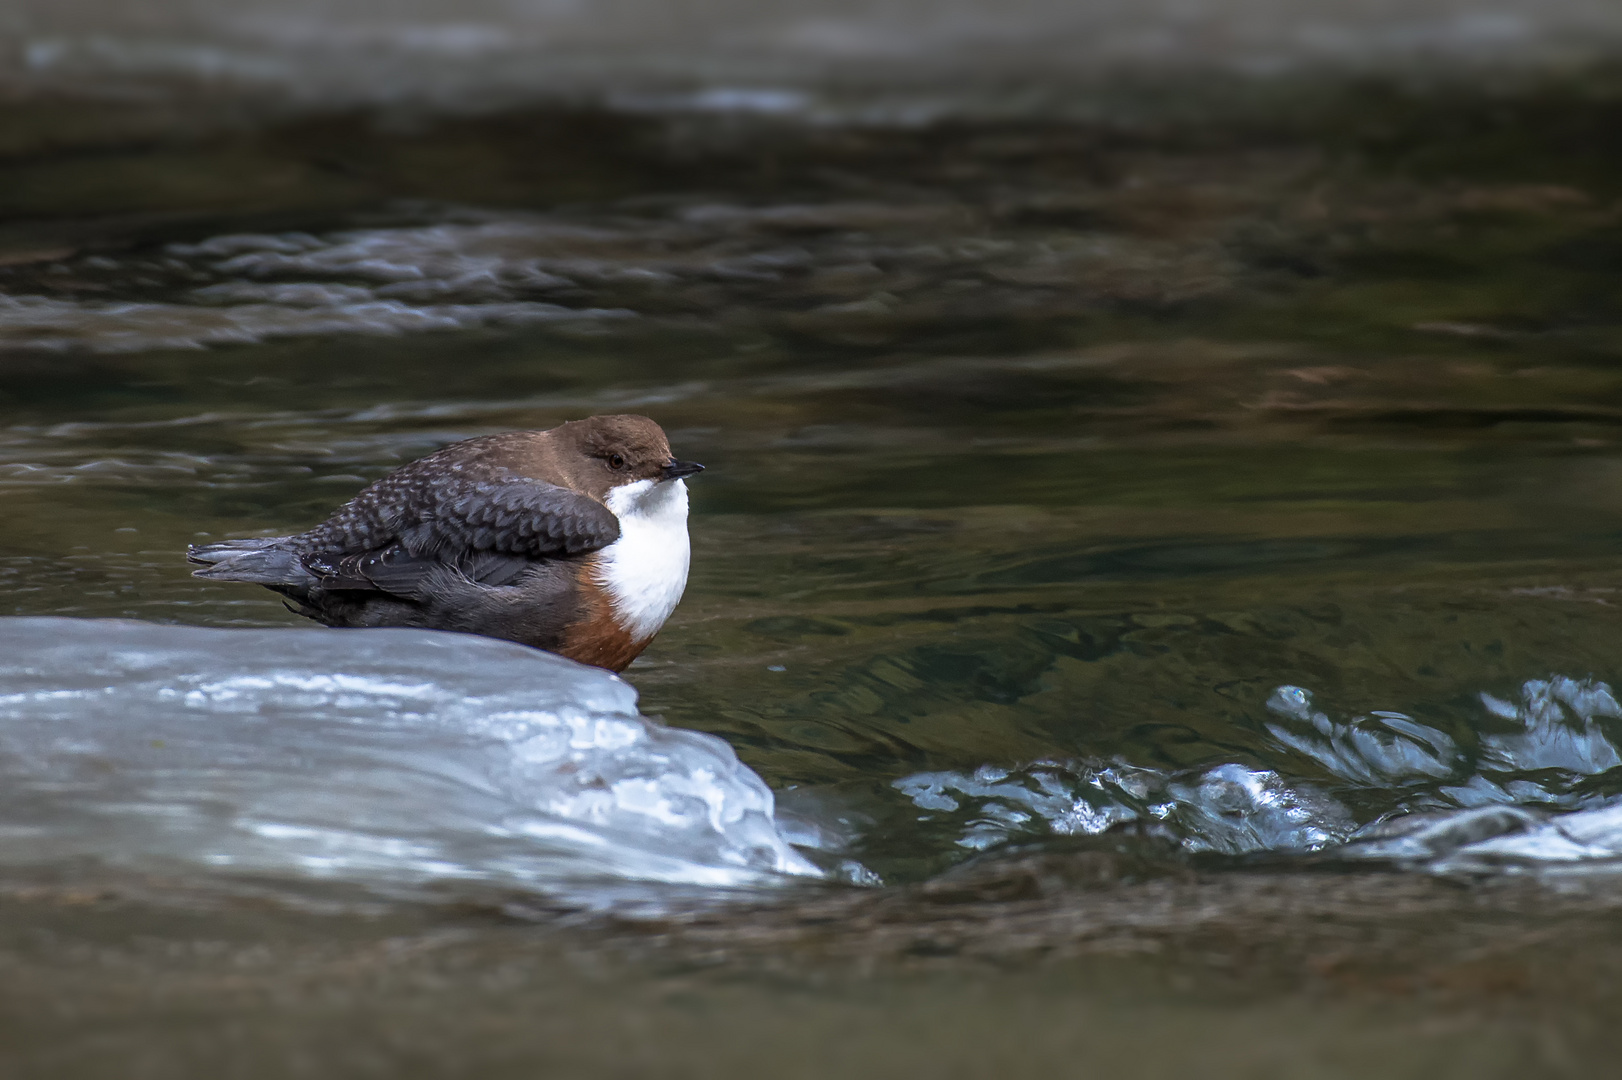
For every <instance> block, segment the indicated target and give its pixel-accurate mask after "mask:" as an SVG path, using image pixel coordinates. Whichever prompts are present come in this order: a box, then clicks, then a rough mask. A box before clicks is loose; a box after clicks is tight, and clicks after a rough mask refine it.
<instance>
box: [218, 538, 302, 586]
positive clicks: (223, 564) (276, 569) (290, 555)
mask: <svg viewBox="0 0 1622 1080" xmlns="http://www.w3.org/2000/svg"><path fill="white" fill-rule="evenodd" d="M290 539H292V538H291V537H288V536H268V537H264V538H261V539H256V540H224V541H221V542H220V543H218V544H203V545H202V546H200V547H199V546H196V545H194V546H192V547H189V548H187V549H186V561H187V562H192V563H197V564H199V565H200V566H201V569H198V570H193V571H192V576H193V577H200V578H209V579H211V580H214V581H246V582H251V583H253V584H255V585H295V586H307V585H313V584H315V580H316V579H315V576H314V575H312V574H311V573H310V572H309V571H308V570H306V569H305V568H304V563H303V562H301V561H300V560H299V555H298V552H296V551H293V550H291V549H289V548H286V547H283V546H282V545H283V544H285V543H286V542H287V541H288V540H290Z"/></svg>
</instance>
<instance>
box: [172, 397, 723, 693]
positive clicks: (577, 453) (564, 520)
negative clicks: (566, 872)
mask: <svg viewBox="0 0 1622 1080" xmlns="http://www.w3.org/2000/svg"><path fill="white" fill-rule="evenodd" d="M703 468H704V466H702V465H698V464H695V463H693V462H690V461H677V460H676V459H675V458H673V457H672V456H671V454H670V442H669V440H668V439H666V438H665V433H664V431H663V430H662V429H661V428H660V427H659V425H658V424H656V423H654V422H653V421H652V420H649V419H648V418H647V417H645V416H592V417H588V418H587V419H585V420H575V421H572V422H570V423H567V424H561V425H559V426H558V427H555V428H551V429H549V430H547V431H511V432H507V433H505V434H501V435H486V436H484V437H482V438H478V439H468V440H467V441H466V442H459V443H453V444H451V445H450V446H447V447H445V448H444V449H442V450H439V451H437V452H436V453H433V454H430V455H428V456H427V457H425V458H422V459H420V460H418V461H413V462H412V463H411V464H409V465H403V466H401V467H400V468H398V469H395V470H394V471H393V472H391V473H389V474H388V475H387V476H385V477H383V478H382V479H381V480H378V481H377V482H376V483H374V484H372V485H371V486H370V487H368V488H366V489H365V490H364V491H362V492H361V493H360V494H359V495H356V496H355V497H354V498H353V499H350V500H349V501H348V502H347V503H345V504H344V505H343V506H340V507H339V508H338V511H337V512H336V513H335V514H333V515H332V517H330V518H328V519H327V520H326V521H325V522H323V523H322V524H320V525H317V526H316V527H315V528H313V529H311V530H310V531H309V532H303V533H299V534H298V535H296V536H274V537H267V538H264V539H258V540H227V541H224V542H223V543H219V544H205V545H202V546H193V547H191V548H190V549H188V551H187V558H188V559H189V560H190V561H191V562H194V563H202V564H203V567H202V569H200V570H196V571H193V573H195V574H196V575H197V576H198V577H201V578H212V579H214V580H218V581H246V582H253V583H255V584H258V585H264V586H265V587H267V588H269V589H271V590H273V591H275V592H278V593H281V594H282V595H283V596H285V597H287V598H288V599H289V600H291V601H293V609H294V610H295V611H297V612H298V613H299V614H301V615H306V616H308V617H310V618H312V619H314V620H316V621H317V622H320V623H324V624H326V625H327V626H420V627H427V628H429V629H434V630H455V631H460V632H462V633H468V634H484V635H485V636H487V637H496V638H505V639H506V640H508V641H517V642H520V643H522V644H525V645H533V646H535V647H536V648H540V649H546V650H547V651H549V652H555V653H559V654H561V655H563V656H567V657H568V658H569V659H571V660H578V661H580V662H581V663H583V664H594V665H596V666H597V667H604V668H608V669H609V670H610V671H623V670H624V669H625V667H626V665H628V664H629V663H630V662H631V661H632V660H635V659H636V657H637V655H638V654H640V653H641V652H642V650H643V649H644V648H646V647H647V645H648V642H650V641H652V640H653V636H654V635H655V634H657V633H658V632H659V628H660V627H661V626H663V625H664V623H665V620H666V619H668V618H669V617H670V613H671V612H672V611H674V610H675V607H676V603H677V601H679V600H680V599H681V594H682V590H683V589H684V588H686V586H687V565H688V560H689V548H688V542H687V484H686V482H685V481H684V479H683V478H684V477H688V476H691V475H693V474H694V473H696V472H699V471H700V470H702V469H703Z"/></svg>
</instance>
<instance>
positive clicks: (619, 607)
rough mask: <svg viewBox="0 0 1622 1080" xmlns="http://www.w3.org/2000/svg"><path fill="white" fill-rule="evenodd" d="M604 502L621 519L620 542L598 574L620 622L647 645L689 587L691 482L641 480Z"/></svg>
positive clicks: (605, 553)
mask: <svg viewBox="0 0 1622 1080" xmlns="http://www.w3.org/2000/svg"><path fill="white" fill-rule="evenodd" d="M604 501H605V502H606V503H607V504H608V508H609V509H610V510H612V511H613V512H614V516H615V517H617V518H619V522H620V538H619V539H618V540H616V541H614V542H613V543H612V544H610V545H608V546H607V547H606V548H604V549H603V550H602V552H601V554H599V555H598V556H597V559H598V562H597V566H598V574H599V575H600V580H601V582H602V585H603V588H604V589H605V590H606V591H607V592H608V597H609V600H610V601H611V602H612V604H613V606H614V616H615V618H616V619H617V620H618V621H619V624H620V625H621V626H623V627H625V629H626V630H627V631H628V632H629V633H630V634H631V636H632V638H634V639H635V640H637V641H646V640H647V639H648V638H650V637H652V636H653V635H654V634H656V633H658V632H659V628H660V627H661V626H663V625H664V624H665V620H666V619H668V618H670V613H671V612H672V611H675V610H676V604H677V602H678V601H679V600H681V594H682V590H683V589H685V588H687V567H688V564H689V563H690V562H691V560H692V553H691V548H690V547H689V546H688V542H687V484H686V483H685V482H684V481H681V480H666V481H662V482H661V481H655V480H638V481H636V482H635V483H631V484H622V485H620V486H619V487H617V488H615V489H614V490H613V491H610V492H609V493H608V498H607V499H606V500H604Z"/></svg>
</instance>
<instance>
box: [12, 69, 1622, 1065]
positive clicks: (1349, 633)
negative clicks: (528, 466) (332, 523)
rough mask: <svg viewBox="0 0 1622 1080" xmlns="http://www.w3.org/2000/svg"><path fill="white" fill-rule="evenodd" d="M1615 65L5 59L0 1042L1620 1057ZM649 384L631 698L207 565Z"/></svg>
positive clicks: (23, 1059) (168, 1059)
mask: <svg viewBox="0 0 1622 1080" xmlns="http://www.w3.org/2000/svg"><path fill="white" fill-rule="evenodd" d="M1617 86H1618V83H1617V81H1616V78H1615V73H1614V72H1612V71H1609V70H1607V69H1604V68H1600V69H1595V70H1589V71H1586V72H1585V73H1584V74H1582V75H1580V76H1570V77H1553V76H1550V77H1544V76H1537V77H1525V78H1521V79H1519V80H1511V81H1508V82H1504V83H1501V84H1500V83H1492V84H1491V85H1479V84H1473V83H1470V82H1468V81H1465V82H1462V83H1461V82H1457V81H1445V80H1444V81H1441V82H1438V83H1435V84H1431V85H1409V84H1405V83H1403V82H1401V81H1400V80H1391V79H1387V80H1372V79H1371V80H1367V81H1356V80H1343V81H1336V80H1330V79H1324V80H1318V81H1314V80H1312V79H1310V78H1304V77H1294V76H1292V77H1289V78H1280V79H1278V80H1275V81H1272V82H1265V83H1262V84H1254V83H1251V82H1249V81H1246V80H1244V79H1239V80H1233V79H1221V78H1213V79H1211V80H1210V81H1209V82H1208V83H1204V84H1200V85H1199V86H1198V87H1197V88H1196V89H1197V91H1198V92H1197V93H1196V92H1189V93H1186V94H1184V95H1183V96H1181V97H1178V96H1177V95H1169V97H1170V98H1171V99H1173V100H1168V95H1166V94H1164V93H1162V92H1156V91H1154V90H1153V89H1152V88H1147V89H1143V90H1142V91H1141V93H1142V98H1141V100H1140V99H1138V98H1134V97H1133V96H1132V94H1131V93H1128V92H1124V91H1121V92H1115V93H1113V96H1107V97H1105V96H1100V97H1099V98H1098V99H1097V100H1096V101H1094V102H1093V104H1092V105H1090V106H1089V107H1088V108H1086V109H1075V110H1071V111H1069V112H1068V113H1065V114H1063V115H1060V114H1058V113H1056V112H1054V111H1053V110H1052V109H1049V108H1047V107H1046V106H1045V105H1042V106H1038V105H1028V107H1023V106H1022V108H1023V111H1021V109H1016V108H1012V107H999V109H997V110H989V112H988V113H987V114H974V113H972V112H963V113H942V112H930V111H928V110H925V111H923V112H917V111H913V112H909V111H907V110H905V109H902V110H899V111H896V110H885V109H874V110H871V111H867V112H864V111H863V110H862V109H860V108H856V107H854V106H852V105H851V104H850V102H849V101H848V100H847V101H844V102H842V103H841V104H839V105H838V107H837V108H836V107H835V106H834V105H827V106H826V107H825V108H824V107H822V106H821V105H819V104H818V103H817V102H816V101H815V100H813V99H811V98H808V97H807V96H806V95H805V94H803V93H801V92H800V91H797V90H796V91H794V92H789V91H771V92H768V91H759V90H751V91H747V92H746V91H729V92H727V93H710V94H709V95H708V96H705V95H698V96H696V97H693V96H689V97H686V98H680V97H666V98H658V99H656V100H654V99H649V100H638V101H631V102H629V103H627V102H619V103H618V104H614V103H612V102H610V103H609V104H608V105H604V104H601V103H596V104H591V103H586V104H580V103H575V104H567V103H565V104H554V105H551V106H547V107H540V106H527V107H523V108H519V107H504V108H499V109H490V110H485V111H482V112H476V113H472V114H463V115H455V116H447V115H442V114H440V113H436V112H434V111H433V110H431V109H428V110H419V111H411V110H399V111H393V112H391V111H389V110H387V109H384V110H381V111H379V110H359V111H353V112H325V113H323V112H315V113H311V112H309V111H296V110H295V111H291V112H288V111H277V110H275V109H264V110H255V109H253V108H248V107H244V108H243V109H242V110H241V111H239V112H230V113H229V115H225V114H223V113H222V114H220V115H211V116H210V117H208V118H207V120H206V122H205V121H201V120H196V119H195V117H194V118H192V120H187V121H181V120H176V119H175V117H174V116H173V115H171V114H170V113H168V112H166V111H165V110H166V109H167V108H168V107H167V106H165V105H163V104H162V103H161V102H159V103H157V104H154V103H153V102H152V101H147V100H144V99H136V100H123V99H118V100H111V101H109V100H102V99H87V100H72V99H62V98H59V97H55V96H51V95H43V96H39V97H22V98H19V99H18V100H16V101H15V102H13V104H12V106H11V107H10V108H9V111H8V113H7V116H6V119H5V121H4V140H5V156H4V159H3V160H0V511H3V513H4V519H5V525H4V528H3V529H0V615H4V616H5V618H4V619H0V641H3V642H4V643H5V655H0V676H3V681H0V717H3V718H4V721H5V728H4V731H3V733H0V773H3V775H4V776H5V778H6V779H5V785H6V790H5V791H4V793H0V907H4V908H5V910H6V917H5V918H4V919H3V920H0V1001H3V1002H4V1006H3V1008H0V1030H3V1031H4V1037H3V1042H4V1044H5V1046H6V1047H7V1049H5V1050H4V1051H0V1053H4V1054H5V1055H8V1056H9V1057H10V1058H11V1060H12V1064H13V1065H14V1066H15V1068H16V1069H17V1070H22V1071H26V1072H27V1073H28V1074H29V1075H35V1074H37V1075H41V1076H52V1077H73V1076H92V1075H97V1076H100V1075H119V1076H173V1075H190V1074H191V1073H192V1072H195V1073H196V1074H197V1075H221V1076H224V1075H229V1076H243V1077H257V1076H282V1075H295V1074H297V1075H312V1076H326V1075H334V1076H336V1075H345V1076H358V1075H377V1076H390V1077H406V1076H417V1075H422V1076H437V1075H480V1076H505V1075H513V1076H534V1075H559V1076H574V1075H582V1076H585V1075H591V1076H619V1075H625V1076H630V1075H636V1076H666V1075H668V1076H695V1077H697V1076H706V1077H708V1076H744V1075H754V1074H760V1073H766V1074H769V1075H774V1076H800V1075H804V1076H822V1075H830V1074H832V1073H834V1072H835V1071H838V1072H840V1073H842V1074H846V1075H874V1076H878V1075H896V1074H903V1075H914V1074H923V1073H925V1072H929V1073H932V1074H937V1075H943V1076H957V1075H963V1076H972V1075H988V1074H991V1073H993V1072H1009V1073H1018V1074H1019V1075H1035V1074H1037V1073H1038V1071H1039V1070H1040V1071H1045V1072H1052V1073H1053V1074H1055V1075H1063V1076H1069V1075H1094V1074H1104V1073H1106V1072H1108V1073H1110V1074H1116V1075H1122V1076H1161V1075H1168V1074H1169V1073H1171V1072H1173V1071H1178V1072H1186V1073H1190V1074H1196V1075H1208V1076H1292V1077H1297V1076H1364V1075H1381V1076H1409V1075H1411V1076H1416V1077H1417V1076H1427V1077H1433V1076H1500V1075H1502V1076H1509V1075H1517V1076H1520V1075H1540V1076H1541V1075H1579V1074H1589V1073H1592V1072H1593V1071H1595V1069H1596V1068H1600V1069H1603V1066H1602V1065H1596V1064H1595V1063H1598V1062H1605V1061H1609V1060H1613V1059H1614V1053H1615V1051H1616V1050H1617V1048H1618V1043H1617V1036H1616V1033H1615V1031H1614V1025H1613V1024H1610V1023H1609V1022H1607V1020H1606V1017H1607V1016H1608V1015H1609V1010H1610V1009H1611V1008H1614V1007H1616V1005H1617V1002H1616V987H1615V978H1614V975H1615V972H1616V970H1617V965H1618V964H1619V963H1622V935H1619V934H1618V932H1617V925H1618V924H1617V921H1616V918H1617V912H1618V910H1619V909H1618V906H1617V903H1618V900H1617V898H1618V897H1619V896H1622V893H1619V892H1618V878H1617V877H1616V874H1617V873H1618V871H1619V868H1622V801H1619V800H1622V705H1619V703H1618V699H1617V697H1616V695H1615V692H1614V691H1613V689H1612V688H1613V686H1614V685H1615V684H1616V681H1617V680H1618V679H1619V678H1622V660H1619V657H1622V619H1619V616H1618V614H1617V612H1618V605H1619V604H1622V569H1619V566H1618V563H1617V551H1616V548H1617V540H1618V537H1619V535H1622V441H1619V437H1618V431H1619V425H1622V378H1619V375H1618V371H1619V368H1618V360H1619V355H1622V354H1619V350H1622V316H1619V311H1622V308H1619V300H1622V294H1619V292H1618V278H1617V270H1618V267H1619V266H1622V151H1619V150H1618V146H1622V144H1619V143H1617V141H1616V140H1615V138H1614V132H1615V130H1616V125H1617V123H1618V121H1619V120H1622V105H1619V104H1618V102H1619V101H1622V98H1619V97H1618V95H1617ZM1191 101H1192V102H1197V105H1195V104H1189V102H1191ZM1005 104H1006V103H1005ZM194 121H195V122H194ZM611 411H634V412H642V413H646V414H648V415H650V416H653V417H654V418H656V419H657V420H658V421H659V422H660V423H661V424H663V425H664V427H665V428H666V430H667V431H668V432H669V433H670V435H671V439H672V443H673V444H674V446H675V447H676V449H677V452H678V453H679V454H680V456H682V457H684V458H692V459H695V460H698V461H702V462H704V463H705V464H706V465H707V466H708V467H709V469H708V471H707V472H706V473H704V474H703V475H702V476H701V477H699V478H697V479H696V480H694V481H693V482H692V484H691V487H692V498H693V518H692V536H693V544H694V559H693V572H692V578H691V582H690V585H689V588H688V592H687V596H686V598H685V600H684V601H683V603H682V605H681V607H680V608H679V609H678V610H677V612H676V614H675V616H674V618H673V619H672V620H671V622H670V623H669V625H668V626H667V627H666V629H665V631H664V632H663V634H662V635H661V636H660V637H659V639H658V641H657V642H656V643H655V645H654V646H653V647H652V648H651V649H650V650H649V651H648V652H647V653H646V654H645V656H644V657H643V658H642V659H640V660H638V661H637V662H636V663H635V664H634V665H633V666H632V667H631V668H630V669H629V670H628V671H627V672H626V673H625V677H624V683H620V682H617V681H615V680H611V679H608V678H607V677H606V676H596V675H591V674H589V673H587V674H580V673H576V672H567V671H563V670H562V669H561V668H558V667H556V666H549V665H548V663H547V662H546V661H545V660H544V658H540V659H537V658H534V657H530V656H526V655H522V654H521V653H522V651H521V650H513V649H511V648H509V647H507V646H491V645H489V644H488V643H483V642H463V641H455V640H454V639H452V642H451V643H450V644H445V643H442V642H437V641H435V640H432V639H433V635H405V636H403V637H400V638H398V639H394V638H376V637H375V636H372V635H369V634H353V635H334V638H335V639H336V640H330V641H329V638H328V636H327V635H326V634H325V633H324V632H321V631H314V630H308V629H305V628H304V627H305V626H306V624H304V623H303V621H302V620H300V619H299V618H298V617H296V616H294V615H291V614H289V613H287V612H286V611H284V610H283V608H282V606H281V605H280V603H279V602H278V601H277V600H276V599H275V598H274V597H273V596H271V595H270V594H268V593H265V592H262V591H255V590H254V589H252V588H250V587H245V586H244V587H232V586H226V585H221V584H216V583H208V582H202V581H198V580H195V579H193V578H191V577H190V576H189V575H188V572H187V567H186V566H185V563H184V554H183V553H184V549H185V546H186V544H187V543H190V542H199V541H203V540H208V539H217V538H222V537H231V536H252V535H263V534H272V533H281V532H286V531H292V530H298V529H302V528H305V527H308V526H309V525H311V524H313V523H315V522H316V521H318V520H319V519H320V518H321V517H322V516H324V515H325V513H326V512H327V511H328V510H329V509H330V508H331V507H333V506H334V505H336V504H337V503H339V502H340V501H342V500H343V499H345V498H347V497H348V496H349V495H351V494H353V493H354V492H355V491H356V490H358V489H359V488H360V487H361V486H363V485H364V484H365V483H367V482H368V481H370V480H372V479H374V478H376V477H377V476H380V475H381V474H383V473H384V472H386V471H387V470H389V469H391V468H393V467H395V466H396V465H398V464H400V463H402V462H404V461H408V460H411V459H412V458H415V457H418V456H420V455H422V454H424V453H426V452H428V451H430V450H432V449H434V448H436V447H438V446H441V445H443V444H445V443H447V442H450V441H453V440H456V439H461V438H467V437H470V436H474V435H479V434H483V433H487V432H493V431H499V430H505V429H511V428H526V427H546V426H550V425H552V424H555V423H558V422H560V421H562V420H565V419H569V418H572V417H578V416H581V415H585V414H589V413H594V412H611ZM60 617H71V618H72V619H73V620H83V621H76V622H62V621H58V620H59V619H60ZM89 620H140V621H141V622H144V623H148V624H154V623H155V624H163V627H164V628H163V629H162V630H161V631H160V630H157V629H151V630H143V628H142V627H141V626H140V625H139V624H138V623H136V624H132V623H130V622H94V621H89ZM187 628H191V629H187ZM626 684H629V685H628V686H627V685H626ZM632 688H634V693H633V691H632ZM188 710H189V711H188ZM638 710H640V715H639V712H638ZM646 717H657V718H662V721H663V723H664V724H667V725H669V726H670V728H675V729H681V730H682V731H683V732H695V733H702V734H701V735H693V736H688V735H685V734H679V733H672V732H670V731H669V730H667V729H666V728H665V727H663V726H661V724H660V723H659V721H657V720H652V721H650V720H647V719H645V718H646ZM706 736H712V737H713V738H707V737H706ZM733 754H735V755H736V759H735V760H734V758H733V757H732V755H733ZM498 824H499V828H498ZM571 830H572V831H571ZM187 1070H190V1072H188V1071H187ZM21 1074H22V1073H21V1072H13V1073H12V1075H21Z"/></svg>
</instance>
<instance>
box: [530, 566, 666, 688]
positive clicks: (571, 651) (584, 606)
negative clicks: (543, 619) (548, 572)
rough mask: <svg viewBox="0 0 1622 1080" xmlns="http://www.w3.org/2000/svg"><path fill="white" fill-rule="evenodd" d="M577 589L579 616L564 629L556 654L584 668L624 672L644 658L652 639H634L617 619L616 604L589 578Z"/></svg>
mask: <svg viewBox="0 0 1622 1080" xmlns="http://www.w3.org/2000/svg"><path fill="white" fill-rule="evenodd" d="M576 588H577V589H578V590H579V591H578V593H577V594H576V596H577V598H578V601H579V605H580V607H579V615H578V616H577V617H576V619H575V620H574V621H573V622H572V623H570V624H569V626H568V627H567V628H565V629H564V631H563V640H562V642H561V643H560V644H559V646H558V647H557V649H555V650H554V651H555V652H557V653H558V654H559V655H560V656H566V657H568V658H569V659H570V660H574V661H577V662H579V663H582V664H591V665H592V666H594V667H600V668H607V669H608V670H609V671H624V670H625V669H626V668H627V667H628V666H630V663H631V661H632V660H635V659H636V658H637V657H638V656H640V655H642V650H643V649H646V648H647V647H648V643H649V642H650V641H652V640H653V636H652V635H649V636H648V637H645V638H642V639H641V640H640V641H639V640H637V639H635V638H633V637H632V636H631V634H630V632H629V631H627V630H626V629H625V628H624V627H623V626H621V625H620V624H619V621H618V620H617V619H615V618H614V609H613V602H612V601H611V600H610V599H609V597H608V593H607V592H605V591H604V590H603V587H602V586H601V585H598V584H597V583H596V582H594V581H592V580H591V575H590V574H582V575H581V576H580V578H579V580H578V584H577V585H576Z"/></svg>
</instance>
